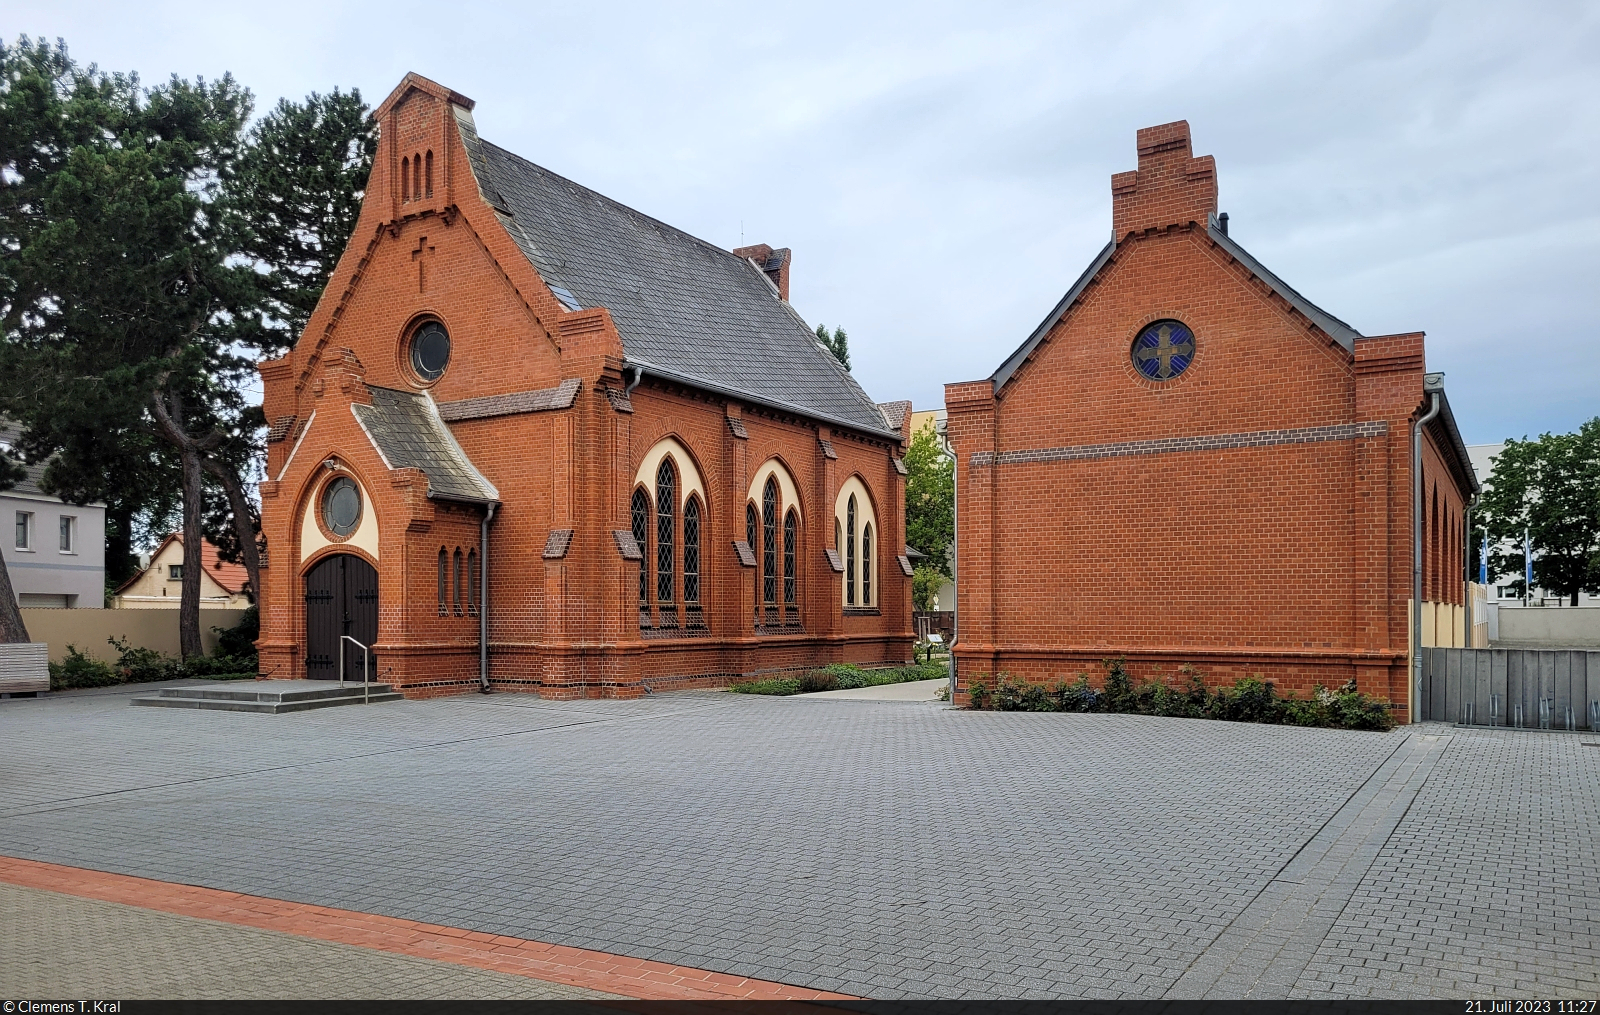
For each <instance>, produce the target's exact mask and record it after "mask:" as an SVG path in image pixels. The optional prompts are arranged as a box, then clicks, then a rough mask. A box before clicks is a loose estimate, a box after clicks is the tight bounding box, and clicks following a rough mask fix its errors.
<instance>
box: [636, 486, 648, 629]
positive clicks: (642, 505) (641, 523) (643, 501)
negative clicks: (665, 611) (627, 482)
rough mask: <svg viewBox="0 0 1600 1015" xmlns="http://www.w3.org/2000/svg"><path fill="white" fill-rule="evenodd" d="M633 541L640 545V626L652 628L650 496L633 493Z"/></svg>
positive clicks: (641, 492) (639, 491) (637, 490)
mask: <svg viewBox="0 0 1600 1015" xmlns="http://www.w3.org/2000/svg"><path fill="white" fill-rule="evenodd" d="M632 507H633V541H634V542H635V543H638V544H639V626H640V627H649V626H650V495H649V494H648V493H645V491H644V487H642V486H641V487H637V488H635V489H634V491H633V505H632Z"/></svg>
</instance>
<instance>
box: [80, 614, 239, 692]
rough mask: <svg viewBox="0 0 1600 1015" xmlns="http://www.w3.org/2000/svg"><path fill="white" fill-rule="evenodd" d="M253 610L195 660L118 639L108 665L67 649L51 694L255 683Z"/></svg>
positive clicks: (112, 645) (113, 646)
mask: <svg viewBox="0 0 1600 1015" xmlns="http://www.w3.org/2000/svg"><path fill="white" fill-rule="evenodd" d="M257 616H258V615H257V614H256V612H255V607H251V608H250V609H249V610H248V611H246V613H245V615H244V616H243V617H242V618H240V621H239V624H238V626H236V627H233V628H230V629H228V630H223V631H219V632H218V633H219V637H218V639H217V648H216V651H215V652H213V653H212V654H211V655H208V656H197V657H195V658H193V659H174V658H173V657H172V656H169V655H165V654H163V653H161V652H157V651H156V650H155V649H151V648H142V647H139V646H135V645H129V644H128V643H127V642H126V641H125V640H122V639H119V638H107V639H106V641H107V643H108V644H110V646H111V647H112V648H114V649H116V651H117V658H116V661H115V662H109V663H108V662H105V661H103V660H100V659H97V658H95V657H94V656H91V655H89V654H88V653H86V652H82V651H80V650H79V649H78V647H77V646H76V645H68V646H67V657H66V658H65V659H63V660H62V661H61V662H59V663H51V664H50V690H52V691H63V690H66V689H67V688H71V687H111V686H113V685H116V684H145V683H150V682H151V681H155V680H181V679H200V680H252V679H254V678H255V675H256V670H257V669H258V665H257V659H256V652H255V639H256V638H257V637H258V636H259V634H260V627H259V624H258V622H257V620H256V618H257Z"/></svg>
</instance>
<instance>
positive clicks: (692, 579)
mask: <svg viewBox="0 0 1600 1015" xmlns="http://www.w3.org/2000/svg"><path fill="white" fill-rule="evenodd" d="M683 601H684V602H686V603H698V602H699V601H700V498H699V497H690V498H689V502H688V503H687V504H685V505H684V506H683Z"/></svg>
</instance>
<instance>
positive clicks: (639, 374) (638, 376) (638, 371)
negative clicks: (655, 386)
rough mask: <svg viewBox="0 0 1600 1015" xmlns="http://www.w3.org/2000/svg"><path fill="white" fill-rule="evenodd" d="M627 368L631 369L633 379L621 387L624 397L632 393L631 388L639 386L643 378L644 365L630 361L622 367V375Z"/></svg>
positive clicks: (625, 372)
mask: <svg viewBox="0 0 1600 1015" xmlns="http://www.w3.org/2000/svg"><path fill="white" fill-rule="evenodd" d="M629 370H632V371H633V380H631V381H629V382H628V386H627V387H625V388H623V389H622V397H624V398H626V397H628V396H629V395H631V394H633V389H634V388H637V387H638V386H639V382H640V381H642V380H644V367H642V366H638V365H637V364H631V363H630V364H629V365H628V366H625V367H623V368H622V371H623V374H624V375H626V374H627V372H628V371H629Z"/></svg>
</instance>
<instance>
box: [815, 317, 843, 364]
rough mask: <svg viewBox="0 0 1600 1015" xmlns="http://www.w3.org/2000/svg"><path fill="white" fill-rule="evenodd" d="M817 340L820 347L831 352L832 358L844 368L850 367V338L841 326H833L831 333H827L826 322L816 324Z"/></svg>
mask: <svg viewBox="0 0 1600 1015" xmlns="http://www.w3.org/2000/svg"><path fill="white" fill-rule="evenodd" d="M817 341H819V342H821V343H822V347H823V348H824V349H827V350H828V351H829V352H831V353H833V358H834V359H836V360H838V361H839V365H840V366H842V367H844V368H845V369H846V370H849V369H850V339H849V337H848V336H847V335H846V334H845V333H844V329H843V328H834V329H833V334H831V335H830V334H829V333H828V326H827V325H826V324H819V325H817Z"/></svg>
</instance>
